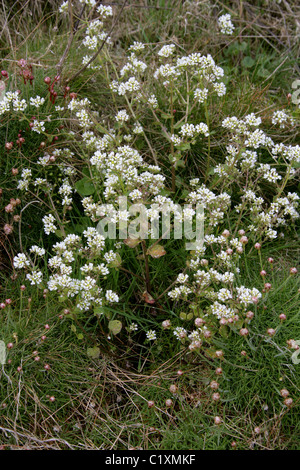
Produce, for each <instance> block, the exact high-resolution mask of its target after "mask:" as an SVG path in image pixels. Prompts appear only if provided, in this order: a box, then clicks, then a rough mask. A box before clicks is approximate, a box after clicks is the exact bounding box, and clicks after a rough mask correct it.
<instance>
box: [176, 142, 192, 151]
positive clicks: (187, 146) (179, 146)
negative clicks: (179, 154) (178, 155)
mask: <svg viewBox="0 0 300 470" xmlns="http://www.w3.org/2000/svg"><path fill="white" fill-rule="evenodd" d="M176 148H177V149H178V150H190V148H191V144H189V143H188V144H180V145H178V146H177V147H176Z"/></svg>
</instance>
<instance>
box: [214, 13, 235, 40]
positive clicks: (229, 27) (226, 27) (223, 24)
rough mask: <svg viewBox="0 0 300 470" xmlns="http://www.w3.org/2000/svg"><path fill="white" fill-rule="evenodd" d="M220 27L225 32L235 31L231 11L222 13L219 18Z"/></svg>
mask: <svg viewBox="0 0 300 470" xmlns="http://www.w3.org/2000/svg"><path fill="white" fill-rule="evenodd" d="M218 24H219V28H220V30H221V33H223V34H229V35H230V34H232V33H233V31H234V26H233V24H232V21H231V16H230V15H229V13H227V14H225V15H222V16H220V17H219V18H218Z"/></svg>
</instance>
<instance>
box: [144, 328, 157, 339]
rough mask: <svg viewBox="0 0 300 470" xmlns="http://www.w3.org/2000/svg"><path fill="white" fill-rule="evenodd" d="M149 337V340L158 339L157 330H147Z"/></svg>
mask: <svg viewBox="0 0 300 470" xmlns="http://www.w3.org/2000/svg"><path fill="white" fill-rule="evenodd" d="M146 336H147V339H148V340H149V341H154V340H155V339H156V332H155V330H149V331H147V332H146Z"/></svg>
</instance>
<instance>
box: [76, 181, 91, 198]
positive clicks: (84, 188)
mask: <svg viewBox="0 0 300 470" xmlns="http://www.w3.org/2000/svg"><path fill="white" fill-rule="evenodd" d="M75 189H76V191H77V192H78V193H79V194H80V196H91V195H92V194H94V192H95V186H94V184H93V183H92V181H91V179H90V178H86V177H84V178H82V179H81V180H79V181H77V182H76V183H75Z"/></svg>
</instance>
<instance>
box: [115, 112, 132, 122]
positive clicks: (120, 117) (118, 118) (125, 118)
mask: <svg viewBox="0 0 300 470" xmlns="http://www.w3.org/2000/svg"><path fill="white" fill-rule="evenodd" d="M115 119H116V121H118V122H121V123H124V122H126V121H128V119H129V115H128V114H127V111H126V110H125V109H122V110H121V111H119V112H118V113H117V115H116V116H115Z"/></svg>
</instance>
